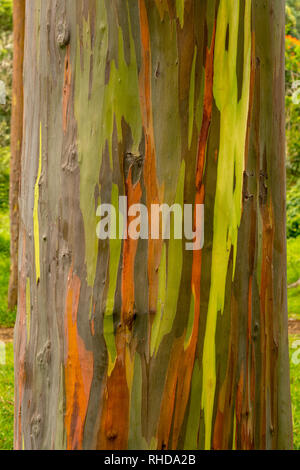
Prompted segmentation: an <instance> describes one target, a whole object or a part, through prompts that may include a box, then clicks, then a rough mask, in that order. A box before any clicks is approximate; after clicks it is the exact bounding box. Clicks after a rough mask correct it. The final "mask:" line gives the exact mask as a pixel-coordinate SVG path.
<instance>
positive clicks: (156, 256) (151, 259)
mask: <svg viewBox="0 0 300 470" xmlns="http://www.w3.org/2000/svg"><path fill="white" fill-rule="evenodd" d="M139 11H140V30H141V44H142V67H141V71H140V77H139V86H140V103H141V113H142V120H143V127H144V133H145V141H146V142H145V165H144V180H145V187H146V197H147V207H148V214H149V229H150V227H151V210H150V207H151V204H159V191H158V183H157V177H156V157H155V142H154V128H153V115H152V102H151V76H152V75H151V73H152V72H151V49H150V35H149V24H148V17H147V10H146V5H145V1H144V0H139ZM161 247H162V244H161V240H151V237H149V242H148V278H149V311H150V312H151V313H153V312H155V311H156V305H157V292H158V266H159V263H160V257H161Z"/></svg>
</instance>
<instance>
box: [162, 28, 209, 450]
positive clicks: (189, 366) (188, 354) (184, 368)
mask: <svg viewBox="0 0 300 470" xmlns="http://www.w3.org/2000/svg"><path fill="white" fill-rule="evenodd" d="M215 30H216V26H215V25H214V30H213V36H212V42H211V47H210V49H209V48H207V52H206V67H205V70H206V72H205V91H204V110H203V121H202V127H201V132H200V136H199V144H198V154H197V173H196V197H195V205H196V204H203V202H204V194H205V192H204V186H203V184H202V178H203V170H204V163H205V152H206V146H207V140H208V134H209V128H210V123H211V115H212V103H213V63H214V45H215ZM195 221H196V211H195ZM201 261H202V250H195V251H194V252H193V266H192V281H191V283H192V295H194V300H195V305H194V308H195V315H194V324H193V330H192V335H191V339H190V342H189V345H188V347H187V349H186V350H185V349H184V336H183V337H182V338H181V341H180V343H179V344H177V343H176V347H177V348H178V349H179V350H180V355H179V357H180V360H178V364H177V366H175V364H174V362H173V361H171V363H170V365H169V368H168V379H167V382H166V386H165V390H164V395H163V400H162V407H161V411H162V414H161V418H160V422H159V427H158V443H159V445H160V444H161V442H164V443H165V444H166V445H168V442H169V437H170V436H169V433H170V429H171V424H172V419H173V417H174V423H173V435H172V442H171V448H172V449H176V448H177V444H178V438H179V434H180V430H181V427H182V423H183V421H184V416H185V411H186V407H187V404H188V400H189V395H190V387H191V380H192V374H193V368H194V361H195V352H196V346H197V341H198V331H199V318H200V280H201ZM173 353H174V352H173ZM174 355H176V354H174ZM171 357H172V356H171ZM176 357H177V356H176ZM176 384H177V391H176V400H175V396H174V400H173V399H171V397H173V389H174V387H175V385H176ZM165 408H167V410H168V412H166V411H164V409H165Z"/></svg>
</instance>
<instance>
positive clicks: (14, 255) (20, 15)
mask: <svg viewBox="0 0 300 470" xmlns="http://www.w3.org/2000/svg"><path fill="white" fill-rule="evenodd" d="M13 23H14V31H13V35H14V42H13V48H14V58H13V84H12V111H11V136H10V151H11V159H10V187H9V207H10V240H11V242H10V259H11V268H10V279H9V287H8V308H9V310H13V309H14V308H15V307H16V305H17V300H18V252H19V250H18V245H19V225H20V224H19V194H20V179H21V153H22V138H23V61H24V34H25V0H18V1H14V2H13Z"/></svg>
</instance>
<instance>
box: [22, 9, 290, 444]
mask: <svg viewBox="0 0 300 470" xmlns="http://www.w3.org/2000/svg"><path fill="white" fill-rule="evenodd" d="M284 40H285V35H284V1H283V0H272V1H271V0H266V1H264V2H262V1H261V0H252V1H251V0H244V1H242V0H203V1H198V0H185V1H184V0H177V1H175V0H136V1H125V0H89V1H87V0H77V1H76V2H74V1H73V0H65V1H63V0H56V1H53V0H42V1H41V0H36V1H33V0H28V1H27V13H26V45H25V134H24V144H23V151H24V163H23V168H22V185H21V191H22V204H21V228H20V229H21V232H20V233H21V236H20V256H19V263H20V264H19V268H20V280H19V304H18V319H17V325H16V338H15V358H16V405H15V406H16V412H15V416H16V421H15V447H16V448H17V449H18V448H22V447H24V448H25V449H64V448H67V449H108V450H109V449H204V448H205V449H211V448H214V449H254V448H255V449H277V448H281V449H287V448H290V447H291V446H292V421H291V404H290V391H289V357H288V336H287V302H286V248H285V156H284V155H285V152H284V148H285V140H284ZM124 195H125V196H127V197H128V205H132V204H135V203H139V202H141V203H143V204H145V205H147V207H148V209H150V206H151V204H153V203H160V204H162V203H167V204H169V205H171V204H173V203H174V202H177V203H179V204H181V205H183V203H187V204H195V203H197V204H199V203H200V204H201V203H202V204H204V205H205V242H204V247H203V249H201V250H195V251H187V250H186V249H185V248H186V246H185V241H186V240H177V239H175V237H174V236H173V237H171V239H170V240H168V241H167V240H161V239H159V240H154V239H151V238H149V240H143V239H140V240H135V239H133V238H127V239H125V240H119V239H116V240H113V239H110V240H100V239H98V238H97V235H96V228H97V224H98V223H99V218H97V216H96V209H97V207H98V205H99V204H100V202H101V204H104V203H112V204H113V205H114V206H115V207H116V208H117V207H118V197H119V196H124ZM129 220H130V219H129Z"/></svg>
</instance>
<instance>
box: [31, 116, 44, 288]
mask: <svg viewBox="0 0 300 470" xmlns="http://www.w3.org/2000/svg"><path fill="white" fill-rule="evenodd" d="M39 148H40V150H39V167H38V174H37V178H36V183H35V186H34V206H33V237H34V254H35V272H36V283H38V282H39V279H40V277H41V266H40V227H39V197H40V179H41V174H42V124H40V147H39Z"/></svg>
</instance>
